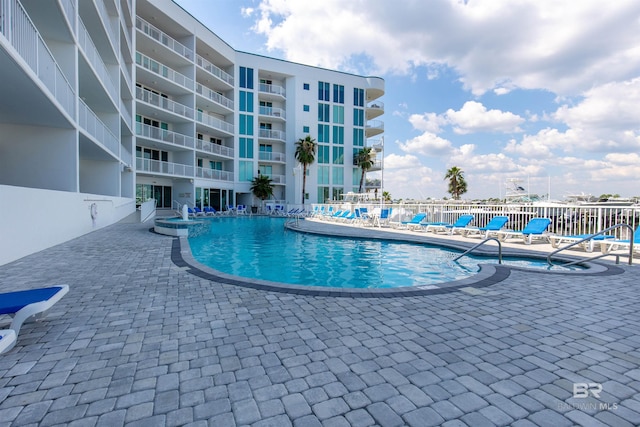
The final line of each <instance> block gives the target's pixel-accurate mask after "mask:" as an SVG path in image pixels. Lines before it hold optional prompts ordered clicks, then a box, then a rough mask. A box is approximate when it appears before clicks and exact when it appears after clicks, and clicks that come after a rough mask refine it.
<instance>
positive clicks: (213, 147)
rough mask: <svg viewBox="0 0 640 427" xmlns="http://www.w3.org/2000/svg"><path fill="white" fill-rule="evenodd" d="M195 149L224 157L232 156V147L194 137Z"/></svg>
mask: <svg viewBox="0 0 640 427" xmlns="http://www.w3.org/2000/svg"><path fill="white" fill-rule="evenodd" d="M196 150H200V151H205V152H207V153H211V154H218V155H220V156H225V157H233V148H230V147H226V146H224V145H218V144H213V143H211V142H208V141H203V140H202V139H196Z"/></svg>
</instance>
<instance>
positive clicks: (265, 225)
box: [189, 217, 566, 289]
mask: <svg viewBox="0 0 640 427" xmlns="http://www.w3.org/2000/svg"><path fill="white" fill-rule="evenodd" d="M207 221H211V226H210V227H208V233H203V234H201V235H199V236H195V237H189V245H190V246H191V252H192V254H193V256H194V258H195V259H196V260H197V261H198V262H200V263H202V264H204V265H206V266H208V267H211V268H213V269H216V270H218V271H221V272H223V273H227V274H232V275H235V276H241V277H244V278H249V279H262V280H268V281H274V282H281V283H288V284H295V285H307V286H322V287H331V288H361V289H363V288H369V289H370V288H395V287H405V286H424V285H437V284H438V283H443V282H450V281H453V280H458V279H463V278H466V277H469V276H471V275H473V274H476V273H477V272H478V271H479V266H478V264H492V263H494V264H497V262H498V260H497V257H474V256H465V257H463V258H461V259H460V260H458V261H455V262H454V261H452V260H453V258H455V257H456V256H458V255H459V254H460V252H459V251H455V250H450V249H447V248H443V247H439V246H428V245H420V244H412V243H397V242H390V241H380V240H364V239H349V238H340V237H326V236H317V235H312V234H307V233H298V232H295V231H291V230H286V229H285V227H284V222H285V219H284V218H270V217H252V218H242V217H231V218H210V219H207ZM503 263H504V264H506V265H512V266H520V267H527V268H544V269H553V270H555V269H559V268H561V267H549V266H548V265H547V263H546V262H545V261H544V260H537V259H520V258H506V257H505V258H504V259H503ZM565 271H566V269H565Z"/></svg>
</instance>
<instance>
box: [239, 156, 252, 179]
mask: <svg viewBox="0 0 640 427" xmlns="http://www.w3.org/2000/svg"><path fill="white" fill-rule="evenodd" d="M238 169H239V177H238V178H239V179H240V181H243V182H245V181H251V180H253V162H246V161H242V160H240V161H239V162H238Z"/></svg>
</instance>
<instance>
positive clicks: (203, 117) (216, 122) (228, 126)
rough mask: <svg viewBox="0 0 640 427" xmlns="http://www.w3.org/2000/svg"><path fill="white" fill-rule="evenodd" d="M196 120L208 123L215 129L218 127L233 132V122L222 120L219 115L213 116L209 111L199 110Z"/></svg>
mask: <svg viewBox="0 0 640 427" xmlns="http://www.w3.org/2000/svg"><path fill="white" fill-rule="evenodd" d="M196 120H197V121H198V122H200V123H202V124H204V125H207V126H209V127H212V128H214V129H218V130H221V131H223V132H227V133H231V134H232V133H233V124H232V123H227V122H225V121H224V120H220V119H219V118H217V117H214V116H211V115H209V114H207V113H204V112H202V111H198V114H196Z"/></svg>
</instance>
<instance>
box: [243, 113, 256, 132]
mask: <svg viewBox="0 0 640 427" xmlns="http://www.w3.org/2000/svg"><path fill="white" fill-rule="evenodd" d="M240 135H253V116H251V115H248V114H240Z"/></svg>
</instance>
